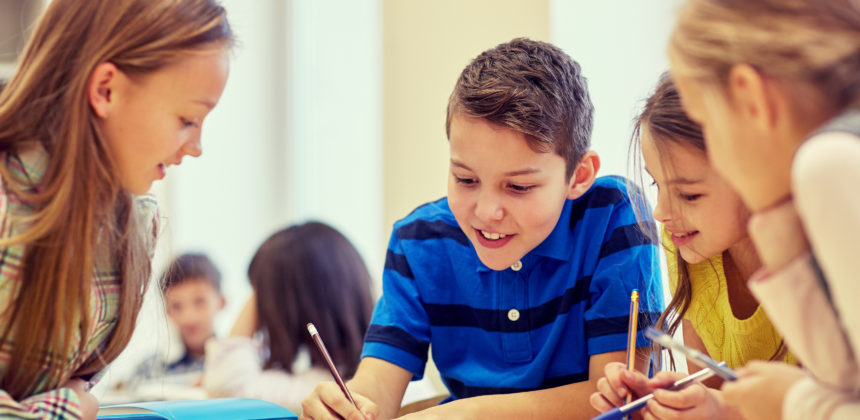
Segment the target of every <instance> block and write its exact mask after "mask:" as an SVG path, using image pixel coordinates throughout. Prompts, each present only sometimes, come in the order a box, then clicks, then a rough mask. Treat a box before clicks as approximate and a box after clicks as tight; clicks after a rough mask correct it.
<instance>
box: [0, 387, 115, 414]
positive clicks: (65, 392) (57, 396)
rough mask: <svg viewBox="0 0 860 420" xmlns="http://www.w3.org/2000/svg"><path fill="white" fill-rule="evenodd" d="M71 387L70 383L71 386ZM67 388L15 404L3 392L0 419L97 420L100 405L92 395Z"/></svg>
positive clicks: (2, 391) (1, 392) (0, 394)
mask: <svg viewBox="0 0 860 420" xmlns="http://www.w3.org/2000/svg"><path fill="white" fill-rule="evenodd" d="M70 385H71V383H70ZM80 391H81V393H80V395H79V394H78V392H77V390H76V389H73V388H71V387H64V388H59V389H55V390H51V391H48V392H44V393H41V394H36V395H33V396H32V397H29V398H27V399H24V400H21V401H16V400H15V399H14V398H12V396H11V395H9V394H8V393H6V391H4V390H0V417H2V418H18V419H49V420H66V419H88V420H89V419H95V418H96V412H97V411H98V402H97V401H96V400H95V397H93V396H92V394H90V393H89V392H86V391H84V390H83V388H81V389H80Z"/></svg>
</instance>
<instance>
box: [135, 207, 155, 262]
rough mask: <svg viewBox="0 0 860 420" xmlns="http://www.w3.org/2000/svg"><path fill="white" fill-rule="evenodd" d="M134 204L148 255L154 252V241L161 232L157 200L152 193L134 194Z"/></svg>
mask: <svg viewBox="0 0 860 420" xmlns="http://www.w3.org/2000/svg"><path fill="white" fill-rule="evenodd" d="M133 199H134V206H135V209H136V212H137V217H138V220H139V223H140V226H142V227H143V234H144V237H145V238H146V249H147V250H148V252H149V254H150V257H152V254H153V253H154V252H155V243H156V240H157V239H158V235H159V233H160V232H161V213H160V211H159V209H158V201H157V200H156V199H155V196H154V195H152V194H144V195H139V196H135V197H134V198H133Z"/></svg>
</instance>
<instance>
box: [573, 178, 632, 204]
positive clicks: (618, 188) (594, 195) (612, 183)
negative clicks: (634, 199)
mask: <svg viewBox="0 0 860 420" xmlns="http://www.w3.org/2000/svg"><path fill="white" fill-rule="evenodd" d="M631 189H633V190H635V191H638V189H635V187H633V186H632V184H631V183H630V182H629V181H628V180H627V179H626V178H624V177H621V176H618V175H609V176H602V177H599V178H596V179H595V180H594V184H593V185H592V186H591V188H589V189H588V191H586V192H585V194H583V195H582V196H581V197H579V198H577V199H576V200H574V205H580V206H581V205H587V206H590V207H606V206H615V205H618V204H621V203H627V202H629V201H630V197H629V194H628V191H629V190H631Z"/></svg>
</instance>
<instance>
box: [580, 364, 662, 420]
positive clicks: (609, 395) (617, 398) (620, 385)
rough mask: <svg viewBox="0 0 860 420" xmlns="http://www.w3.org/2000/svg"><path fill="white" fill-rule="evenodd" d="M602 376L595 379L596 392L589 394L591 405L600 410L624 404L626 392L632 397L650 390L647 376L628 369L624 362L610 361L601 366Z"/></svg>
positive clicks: (603, 410)
mask: <svg viewBox="0 0 860 420" xmlns="http://www.w3.org/2000/svg"><path fill="white" fill-rule="evenodd" d="M603 375H604V376H603V377H602V378H600V379H598V380H597V392H595V393H593V394H591V399H590V402H591V406H592V407H594V409H595V410H597V411H600V412H601V413H602V412H605V411H608V410H611V409H613V408H615V407H620V406H622V405H624V404H625V403H626V402H627V401H626V398H627V394H628V393H631V392H632V393H633V399H636V398H638V397H640V396H642V395H646V394H649V393H650V392H651V391H652V388H651V386H649V382H648V377H647V376H645V375H643V374H642V372H639V371H638V370H637V371H632V372H631V371H629V370H627V367H626V366H625V365H624V363H618V362H611V363H607V364H606V366H605V367H604V368H603Z"/></svg>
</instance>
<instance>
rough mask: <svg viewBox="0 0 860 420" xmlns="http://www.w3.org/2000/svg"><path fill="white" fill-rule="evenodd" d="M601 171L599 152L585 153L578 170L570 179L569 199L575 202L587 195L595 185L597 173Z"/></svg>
mask: <svg viewBox="0 0 860 420" xmlns="http://www.w3.org/2000/svg"><path fill="white" fill-rule="evenodd" d="M599 170H600V156H598V155H597V152H595V151H593V150H589V151H587V152H585V155H583V156H582V159H581V160H580V161H579V164H578V165H577V166H576V170H574V171H573V176H571V177H570V186H569V188H568V191H567V198H568V199H570V200H575V199H577V198H579V197H580V196H582V195H583V194H585V192H586V191H588V189H589V188H591V184H593V183H594V178H596V177H597V171H599Z"/></svg>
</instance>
